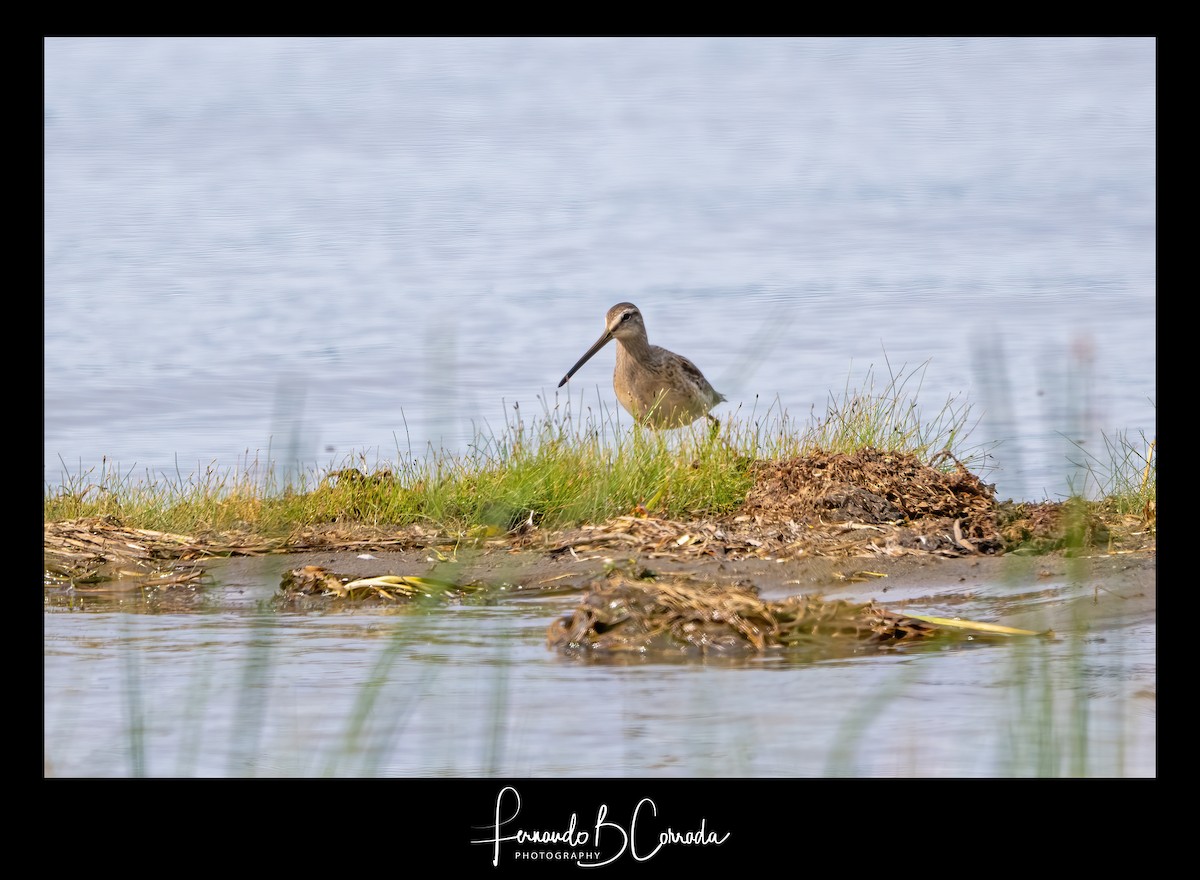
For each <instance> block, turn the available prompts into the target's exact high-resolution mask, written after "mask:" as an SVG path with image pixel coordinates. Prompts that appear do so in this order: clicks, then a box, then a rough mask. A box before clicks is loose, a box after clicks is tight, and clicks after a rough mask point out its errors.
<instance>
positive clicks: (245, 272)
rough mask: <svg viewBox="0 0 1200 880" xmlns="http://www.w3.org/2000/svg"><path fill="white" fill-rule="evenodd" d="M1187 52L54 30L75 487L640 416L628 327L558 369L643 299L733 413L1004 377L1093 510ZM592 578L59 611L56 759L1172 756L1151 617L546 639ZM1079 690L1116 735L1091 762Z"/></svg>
mask: <svg viewBox="0 0 1200 880" xmlns="http://www.w3.org/2000/svg"><path fill="white" fill-rule="evenodd" d="M1155 54H1156V45H1155V42H1154V41H1153V40H1144V39H1107V40H1106V39H1036V40H1019V39H998V40H997V39H978V40H933V39H907V40H890V39H889V40H884V39H871V40H856V39H752V40H745V39H638V40H625V39H553V40H545V39H538V40H522V39H403V40H391V39H379V40H376V39H276V38H271V39H49V40H46V41H45V61H44V123H43V135H44V275H45V281H44V318H45V323H44V418H43V436H44V464H43V479H44V483H45V485H46V486H48V487H53V486H55V485H58V484H59V483H60V482H61V481H63V480H65V479H70V478H71V477H72V476H78V475H81V474H88V473H92V474H97V473H99V472H100V471H101V470H113V469H116V470H119V471H120V472H121V473H123V474H129V475H131V476H132V477H134V478H141V477H143V476H150V477H152V478H154V479H161V478H163V477H166V478H169V479H173V480H178V479H183V480H186V479H187V478H188V477H189V476H190V475H193V474H200V473H204V472H205V471H206V470H208V469H210V468H213V469H217V470H223V469H239V468H241V467H243V466H245V465H247V464H248V463H249V462H253V461H258V462H260V463H266V462H267V461H268V460H270V461H271V462H273V463H275V464H277V465H279V466H283V467H287V468H299V469H301V471H302V472H307V471H309V470H312V469H320V468H325V467H329V466H333V465H340V464H341V463H344V462H346V461H347V460H356V461H358V460H365V462H366V463H367V464H368V465H374V464H376V463H386V462H390V461H394V460H396V459H397V458H399V457H406V456H409V455H413V456H418V457H419V456H421V455H423V454H425V453H426V451H427V450H429V449H430V448H434V449H447V450H454V451H463V450H466V449H468V448H469V447H470V445H471V443H472V441H473V440H474V439H475V438H476V436H477V434H478V433H479V432H481V431H482V432H484V433H485V434H486V433H488V432H495V433H499V432H501V431H502V430H503V426H504V425H505V422H506V420H507V419H510V418H513V414H514V406H516V407H519V409H520V412H521V414H522V415H523V417H525V418H526V419H529V418H532V417H536V416H538V415H540V414H542V413H544V412H554V411H555V409H556V408H561V407H563V406H565V405H566V402H567V400H568V398H567V395H566V393H565V392H566V391H569V392H570V395H571V396H570V398H569V399H570V402H571V406H572V408H573V409H574V410H575V411H577V412H578V411H579V410H580V409H583V410H587V409H591V410H592V411H595V412H605V411H611V410H612V409H615V401H614V399H613V395H612V388H611V376H610V370H611V363H612V361H611V357H612V354H611V352H606V353H604V354H602V355H600V356H598V357H597V358H596V359H595V360H594V361H593V362H591V363H589V364H588V366H587V367H586V368H585V369H584V370H583V371H581V372H580V373H579V374H577V376H576V377H575V378H574V379H573V380H572V382H571V384H570V385H569V386H568V388H567V389H566V390H565V391H563V392H559V391H556V389H555V385H556V384H557V382H558V379H559V378H561V376H562V375H563V373H564V371H565V370H566V369H567V367H569V366H570V365H571V364H573V363H574V362H575V360H576V359H577V358H578V356H579V355H580V354H581V353H582V352H583V350H584V349H585V348H586V347H587V345H588V344H590V343H591V342H592V341H593V340H594V339H595V338H596V336H597V335H598V333H599V331H600V327H601V321H602V317H603V315H604V312H605V311H606V310H607V309H608V307H609V306H611V305H612V304H613V303H615V302H618V301H621V300H632V301H633V302H635V303H637V304H638V305H639V306H640V307H641V308H642V310H643V312H644V313H645V315H646V322H647V326H648V329H649V333H650V337H651V340H652V341H653V342H656V343H659V344H662V345H665V346H666V347H668V348H672V349H674V350H677V351H680V352H683V353H684V354H686V355H688V356H689V357H691V358H692V359H693V360H695V361H696V362H697V364H699V366H700V367H701V369H702V370H703V371H704V372H705V373H706V375H707V376H708V377H709V378H710V379H711V380H712V382H713V384H714V385H715V386H716V387H717V388H718V389H719V390H720V391H722V392H724V393H725V395H726V396H727V397H728V403H727V404H724V405H723V406H722V407H721V408H720V409H719V410H718V412H717V414H718V415H719V416H722V417H728V416H731V415H733V414H735V413H736V414H738V415H739V416H741V417H751V415H753V417H754V418H763V417H765V416H766V415H767V414H769V413H778V412H779V411H787V412H788V413H789V415H790V416H792V417H793V418H797V419H799V420H801V421H806V420H807V419H808V418H810V416H811V415H814V414H815V415H818V416H819V415H821V414H822V413H823V412H824V407H825V406H826V404H827V403H828V402H829V400H830V397H831V395H840V394H842V393H843V392H844V391H845V390H846V388H847V387H848V386H850V387H858V388H861V387H864V386H865V385H866V383H867V381H868V377H869V376H872V375H873V376H874V384H875V388H876V390H882V388H883V387H884V386H886V384H887V378H888V375H889V371H899V372H900V373H902V374H903V375H908V376H915V377H916V379H914V381H913V383H912V384H911V385H910V386H909V390H910V391H915V390H916V389H917V379H919V382H920V384H919V401H920V404H921V407H922V410H923V411H927V412H930V413H936V412H937V411H938V410H940V409H941V408H942V407H943V405H944V404H945V403H946V402H947V401H948V400H951V399H953V400H955V401H957V402H958V403H959V404H963V403H966V404H969V405H970V406H971V407H972V413H973V416H974V417H977V418H978V420H979V421H978V425H977V427H976V428H975V431H974V433H973V434H972V436H971V442H970V444H968V445H975V446H979V447H983V448H986V449H988V450H989V451H990V455H991V458H989V459H988V461H987V463H986V464H987V470H986V471H985V472H984V475H985V476H986V477H987V478H988V479H989V480H992V481H994V482H995V483H996V485H997V493H998V495H999V496H1000V497H1001V498H1005V497H1013V498H1017V499H1033V500H1038V499H1042V498H1046V497H1051V498H1053V497H1058V496H1060V495H1062V494H1064V493H1065V492H1066V491H1067V488H1068V481H1069V480H1071V479H1073V478H1074V479H1077V478H1078V475H1079V469H1078V464H1079V461H1080V460H1081V458H1082V457H1083V456H1084V455H1086V454H1096V455H1098V456H1099V457H1100V459H1102V460H1105V459H1106V456H1105V453H1104V437H1106V436H1107V437H1112V436H1115V435H1116V434H1117V433H1120V432H1127V433H1128V435H1129V436H1130V437H1132V438H1137V437H1138V436H1139V435H1140V434H1145V436H1146V437H1147V438H1150V437H1152V436H1153V435H1154V431H1155V401H1156V272H1157V267H1156V253H1155V248H1156V235H1157V229H1156V222H1157V221H1156V210H1157V206H1156V111H1155V107H1156V58H1155ZM1081 450H1084V451H1082V452H1081ZM277 583H278V572H266V573H264V574H263V576H262V578H261V579H260V580H259V581H257V582H255V583H249V584H246V585H244V586H245V590H246V591H247V595H248V596H251V597H257V598H258V599H261V598H263V597H264V596H269V594H270V592H271V590H272V589H273V588H274V585H275V584H277ZM225 586H229V585H228V584H226V585H225ZM1004 589H1005V588H1004V586H1003V585H997V588H996V593H995V595H994V596H993V597H992V598H993V600H998V599H999V598H1000V597H1002V596H1003V593H1004ZM1062 589H1063V590H1069V589H1072V587H1071V586H1070V585H1069V584H1067V585H1062ZM565 601H567V600H552V599H538V600H533V599H526V600H521V601H516V600H514V601H512V602H505V603H501V604H498V605H494V606H485V607H475V606H468V607H463V608H457V609H453V610H443V611H439V612H437V613H419V614H418V613H408V614H399V615H383V614H368V613H361V614H357V613H356V614H330V615H296V614H259V613H257V612H256V611H255V610H254V609H255V608H256V607H257V604H256V601H250V602H248V604H247V608H246V611H245V612H244V613H215V612H214V613H210V614H205V613H199V614H198V613H187V614H182V613H169V612H167V611H159V613H128V611H131V610H135V609H133V608H132V607H131V606H127V605H126V606H122V605H111V606H107V607H104V606H101V607H100V608H96V607H95V606H92V605H89V606H87V609H88V610H82V609H77V610H64V609H59V608H48V609H47V613H46V615H45V721H46V727H45V759H46V764H47V772H48V773H54V774H57V775H88V776H126V775H132V774H137V773H143V774H147V775H202V776H210V775H217V776H221V775H246V774H253V775H310V774H325V773H328V774H331V775H368V774H379V775H385V774H386V775H391V774H396V775H438V774H451V775H454V774H460V775H483V774H491V773H499V774H510V775H542V774H546V775H549V774H568V775H569V774H587V775H613V776H626V775H681V776H683V775H829V774H840V773H845V774H848V775H910V774H913V775H939V776H940V775H946V776H957V775H990V774H996V773H1001V774H1007V773H1013V774H1018V775H1020V774H1035V773H1039V772H1040V773H1046V774H1047V775H1055V774H1062V775H1075V774H1077V773H1092V774H1098V775H1110V774H1117V775H1120V774H1124V775H1153V773H1154V744H1153V728H1154V709H1153V696H1152V695H1153V688H1154V685H1153V681H1154V647H1153V646H1154V622H1153V620H1152V619H1151V620H1149V621H1138V620H1135V621H1130V622H1127V623H1126V625H1124V626H1122V627H1120V628H1119V629H1118V630H1117V631H1116V632H1114V633H1112V634H1109V635H1108V636H1107V637H1106V638H1107V641H1106V642H1104V643H1100V642H1098V641H1095V640H1091V639H1083V640H1074V641H1067V642H1064V643H1061V644H1056V645H1053V646H1050V647H1046V648H1044V649H1042V651H1043V653H1042V654H1041V655H1037V656H1029V657H1023V656H1022V655H1021V654H1020V652H1019V651H1018V650H1017V649H1016V648H1014V646H1013V645H1011V644H1005V645H999V646H996V645H986V646H981V647H972V648H962V649H955V650H952V651H944V652H938V653H899V654H890V655H864V656H861V657H855V658H853V659H850V660H840V661H837V662H818V663H807V664H802V663H783V662H755V663H746V664H741V665H729V664H724V665H723V664H714V663H702V664H690V665H677V666H676V665H665V666H664V665H652V666H634V667H612V666H597V665H585V664H580V663H575V662H570V661H565V660H563V659H562V658H560V657H558V656H556V655H555V654H553V653H551V652H549V651H548V650H547V649H546V648H545V646H544V640H543V634H544V630H545V627H546V625H547V624H548V623H549V621H550V620H552V619H553V618H554V616H556V615H557V614H559V613H561V612H562V611H563V610H565V606H564V605H562V602H565ZM980 601H983V600H980ZM970 610H972V611H974V612H978V614H979V615H981V617H982V618H983V619H987V617H988V616H989V615H990V614H992V613H993V612H994V611H995V608H993V607H991V606H989V605H987V604H986V603H984V604H982V605H980V606H978V607H975V608H973V609H970ZM1071 652H1075V653H1071ZM1031 669H1032V670H1033V672H1034V673H1036V674H1035V675H1034V678H1033V680H1036V681H1039V682H1044V683H1045V687H1044V688H1043V689H1042V690H1041V691H1039V694H1040V699H1039V700H1030V699H1026V698H1028V697H1029V694H1028V692H1027V691H1026V690H1024V688H1026V685H1025V684H1022V682H1028V681H1030V680H1031V679H1030V677H1029V676H1030V674H1031V673H1030V670H1031ZM376 680H378V682H380V684H379V685H378V686H377V687H376V686H372V682H374V681H376ZM364 693H365V694H372V695H374V696H373V699H374V702H373V703H372V704H371V705H370V706H369V707H367V706H365V705H363V702H362V701H364V700H365V698H364V697H363V694H364ZM1080 694H1084V695H1085V696H1086V700H1084V701H1082V702H1081V701H1080V698H1079V697H1080ZM1147 694H1149V695H1150V696H1147ZM1080 705H1083V706H1086V707H1087V713H1086V715H1087V718H1088V719H1089V723H1090V726H1089V728H1088V732H1089V742H1090V744H1091V750H1090V751H1089V752H1088V757H1087V762H1088V763H1087V766H1085V767H1080V766H1078V765H1072V764H1069V763H1068V764H1067V765H1065V766H1060V765H1058V764H1056V763H1055V762H1056V761H1057V760H1058V759H1057V758H1056V757H1055V756H1056V755H1059V754H1061V753H1062V752H1061V751H1060V750H1059V749H1058V748H1057V747H1056V746H1055V744H1054V743H1055V742H1058V741H1060V740H1061V738H1062V737H1063V736H1067V735H1068V734H1067V733H1065V732H1064V731H1068V732H1069V731H1070V730H1072V729H1077V727H1078V724H1077V722H1078V720H1079V708H1078V707H1079V706H1080ZM356 706H357V707H359V708H360V710H361V711H359V710H356ZM1031 706H1034V708H1032V709H1031V708H1030V707H1031ZM1072 707H1074V708H1072ZM368 708H369V710H370V711H367V709H368ZM356 711H359V714H360V716H361V717H362V718H363V719H364V720H363V722H362V724H361V726H360V727H359V728H358V729H355V728H354V727H353V725H352V724H351V723H350V722H349V721H348V719H353V718H354V717H355V713H356ZM1064 713H1065V716H1064ZM1072 724H1075V727H1074V728H1073V727H1072ZM1023 725H1029V726H1032V728H1034V729H1041V730H1043V731H1044V730H1047V729H1050V730H1052V731H1055V734H1054V736H1053V737H1051V741H1052V742H1051V744H1050V745H1049V746H1043V747H1039V748H1037V749H1033V750H1032V751H1031V746H1030V743H1031V742H1032V740H1029V739H1025V738H1022V736H1020V735H1019V734H1014V733H1013V731H1014V730H1020V729H1024V728H1023ZM1041 741H1044V738H1043V740H1041ZM1068 751H1069V750H1068ZM1047 762H1049V763H1047Z"/></svg>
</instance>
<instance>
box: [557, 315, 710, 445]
mask: <svg viewBox="0 0 1200 880" xmlns="http://www.w3.org/2000/svg"><path fill="white" fill-rule="evenodd" d="M611 339H615V340H617V365H616V368H615V369H614V370H613V390H614V391H616V392H617V400H619V401H620V402H621V406H623V407H625V409H626V410H627V411H628V412H629V414H630V415H632V416H633V417H634V418H635V419H637V421H638V422H639V423H641V424H644V425H647V426H649V427H651V428H678V427H680V426H681V425H687V424H690V423H692V422H694V421H696V419H698V418H700V417H701V416H707V417H708V418H709V419H710V420H712V421H713V422H714V423H715V422H716V419H715V418H713V416H711V415H709V412H708V411H709V410H710V409H712V408H713V407H714V406H716V405H717V404H718V403H720V402H721V401H723V400H724V399H725V395H723V394H719V393H717V392H716V391H714V390H713V387H712V386H711V385H709V384H708V380H707V379H705V378H704V374H703V373H701V372H700V370H699V369H697V367H696V365H695V364H693V363H692V362H691V361H690V360H688V359H687V358H685V357H684V356H683V355H679V354H675V352H673V351H667V350H666V349H665V348H662V347H660V346H657V345H651V344H650V342H649V340H648V339H647V337H646V325H645V323H644V322H643V320H642V313H641V312H640V311H638V307H637V306H635V305H634V304H633V303H627V302H623V303H617V304H616V305H615V306H613V307H612V308H611V309H609V310H608V314H607V315H606V316H605V319H604V333H603V334H601V336H600V338H599V339H597V340H596V341H595V343H594V344H593V345H592V347H591V348H589V349H588V350H587V351H586V352H585V353H584V355H583V357H581V358H580V359H579V360H578V362H576V364H575V366H573V367H571V369H569V370H567V375H565V376H563V378H562V381H561V382H559V383H558V387H559V388H561V387H562V386H563V385H565V384H566V383H567V380H568V379H570V378H571V377H572V376H574V375H575V372H576V370H578V369H579V368H580V367H582V366H583V365H584V364H585V363H587V362H588V360H589V359H590V358H591V357H592V355H594V354H595V353H596V352H598V351H599V350H600V349H602V348H603V347H604V346H605V345H607V344H608V342H609V340H611Z"/></svg>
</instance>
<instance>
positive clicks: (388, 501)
mask: <svg viewBox="0 0 1200 880" xmlns="http://www.w3.org/2000/svg"><path fill="white" fill-rule="evenodd" d="M921 375H923V368H922V370H921V371H919V373H918V374H917V375H916V376H915V377H914V376H911V375H905V374H904V372H903V370H902V371H900V373H894V372H892V371H891V367H890V365H889V381H888V383H887V385H886V386H885V388H884V389H883V391H882V392H876V390H875V387H874V379H873V375H872V373H871V371H870V370H869V371H868V373H867V381H866V384H865V386H864V387H863V388H861V389H859V388H851V387H850V385H849V382H848V383H847V387H846V390H845V393H844V397H842V398H838V397H836V396H835V397H831V399H830V402H829V405H828V409H827V411H826V413H825V414H824V416H823V417H821V418H815V419H814V420H813V421H812V422H811V423H809V424H807V425H805V424H797V423H796V422H795V421H793V420H792V419H791V418H790V417H789V415H788V413H787V412H786V411H785V410H784V409H782V407H780V406H778V404H777V403H776V404H772V405H771V406H769V407H767V409H766V412H764V413H762V414H761V415H760V414H759V413H758V409H757V407H758V403H757V400H756V401H755V403H754V406H753V408H752V409H751V411H750V413H748V414H746V415H743V414H742V412H741V410H740V409H738V410H737V411H735V412H734V413H733V414H732V415H729V416H726V417H725V419H724V420H723V422H722V423H721V425H720V428H719V430H718V429H716V428H715V427H713V426H711V425H710V424H709V423H708V422H707V421H705V420H700V421H698V422H696V423H695V424H693V425H690V426H687V427H685V428H681V429H678V430H674V431H666V432H656V431H651V430H648V429H644V428H641V427H639V426H637V425H627V424H623V423H622V418H623V416H622V414H621V413H620V412H615V411H612V410H602V411H599V412H595V411H592V410H590V409H589V410H588V411H587V412H586V413H584V414H582V415H577V414H576V413H574V412H573V411H572V410H571V407H570V401H569V399H568V401H567V403H566V404H565V405H563V406H561V407H560V406H556V407H555V408H554V409H551V408H549V407H548V406H547V405H546V404H545V402H544V401H543V405H542V412H541V414H540V415H539V416H537V417H536V418H534V419H532V420H528V421H527V420H526V418H525V417H524V415H523V414H522V412H521V410H520V407H519V406H514V407H512V409H511V410H509V409H507V408H506V416H505V423H504V426H503V428H502V429H501V430H500V431H499V432H496V431H493V430H492V429H491V428H490V426H485V429H484V430H480V431H477V432H476V438H475V441H474V442H473V443H472V444H471V446H470V447H468V450H467V451H466V452H465V453H461V454H453V453H450V452H447V451H444V450H440V449H433V448H430V449H429V450H428V451H427V454H426V456H425V457H424V459H417V458H413V457H412V456H411V455H400V454H398V455H397V462H396V463H389V462H380V463H377V464H376V465H375V466H374V467H369V466H368V465H367V462H366V460H365V457H363V456H352V457H351V458H349V459H347V460H346V461H344V462H343V463H342V465H341V466H340V467H334V468H330V469H329V470H328V471H326V472H314V473H309V474H297V475H295V476H294V477H290V478H289V480H288V482H286V483H284V484H282V485H280V481H279V480H278V479H277V477H276V473H275V471H274V469H273V468H272V467H270V466H269V465H267V466H264V465H262V464H261V463H260V462H259V460H258V458H257V457H256V458H254V459H253V460H252V461H251V460H250V458H249V455H247V464H246V465H245V466H244V467H242V468H241V469H239V470H235V471H227V472H221V471H219V470H217V469H216V468H213V467H210V468H208V469H207V470H206V471H205V472H204V473H202V474H200V475H198V476H192V477H187V478H184V477H182V476H181V475H178V474H177V475H175V476H174V477H170V478H159V479H153V478H151V477H150V476H148V477H147V479H145V480H142V481H137V480H134V479H133V478H132V475H131V474H130V473H129V472H120V471H117V470H115V469H109V468H108V467H107V463H106V464H105V466H104V467H102V468H101V471H100V473H99V474H94V473H92V472H87V473H84V474H81V475H78V476H76V477H73V478H69V479H68V480H67V481H66V484H65V485H64V486H62V487H60V488H57V489H54V490H51V491H48V492H47V493H46V495H45V498H44V505H43V513H44V517H45V519H46V520H47V521H57V520H63V519H74V518H78V517H83V516H104V515H113V516H117V517H119V518H120V519H121V521H122V522H123V523H124V524H125V525H128V526H130V527H136V528H145V529H156V530H161V531H172V532H184V533H194V532H197V531H204V530H218V531H220V530H230V529H247V530H251V531H255V532H258V533H261V534H274V533H279V532H284V533H286V532H287V531H289V530H291V529H294V528H296V527H303V526H310V525H316V524H324V523H354V524H366V525H378V526H402V525H408V524H413V523H424V524H428V525H430V526H432V527H434V528H438V529H446V530H470V529H482V530H485V531H489V532H504V531H510V530H512V529H515V528H517V527H519V526H520V525H521V524H523V523H530V524H534V525H541V526H543V527H547V528H558V527H563V526H567V525H571V524H577V523H581V522H586V521H592V522H598V521H603V520H605V519H608V518H611V517H613V516H617V515H620V514H624V513H631V512H634V511H639V512H647V513H651V514H653V515H655V516H661V517H667V518H674V519H686V518H693V517H704V516H712V515H720V514H722V513H726V512H728V511H730V510H732V509H734V508H735V507H737V506H738V505H739V504H740V503H741V502H742V500H743V499H744V498H745V495H746V492H747V491H748V490H749V488H750V486H751V481H752V476H751V469H750V465H751V464H752V463H753V462H754V461H755V460H757V459H764V458H766V459H779V458H788V457H793V456H797V455H803V454H805V453H808V452H812V451H815V450H816V449H823V450H825V451H829V452H853V451H855V450H856V449H860V448H862V447H866V446H873V447H876V448H880V449H884V450H891V451H906V452H911V453H914V454H915V455H916V456H917V457H918V458H920V459H921V460H923V461H926V462H928V463H931V464H934V463H940V464H942V465H943V466H944V465H945V464H946V462H945V458H946V454H947V453H949V454H950V455H951V456H952V457H954V458H956V459H957V460H960V461H961V460H963V459H964V457H965V456H964V454H963V453H962V451H961V450H960V449H959V446H960V445H961V443H962V441H963V440H964V439H965V438H966V436H967V435H968V434H969V429H970V427H973V426H968V416H969V411H970V408H969V407H968V406H966V405H960V404H958V403H956V402H955V401H954V400H953V399H951V400H950V401H948V402H947V404H946V405H945V406H944V407H943V408H942V409H941V410H940V411H938V412H937V413H936V414H935V416H934V417H933V418H932V420H929V421H925V420H924V419H923V416H922V413H921V411H920V409H919V408H918V406H917V401H916V394H917V392H918V391H919V388H920V376H921ZM914 378H915V379H916V381H915V382H914V381H913V379H914ZM968 460H969V459H968Z"/></svg>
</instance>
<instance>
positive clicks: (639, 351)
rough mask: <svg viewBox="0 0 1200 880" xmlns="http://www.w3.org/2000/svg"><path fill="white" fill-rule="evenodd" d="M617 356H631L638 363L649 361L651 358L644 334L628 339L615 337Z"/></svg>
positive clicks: (622, 357) (621, 357) (620, 357)
mask: <svg viewBox="0 0 1200 880" xmlns="http://www.w3.org/2000/svg"><path fill="white" fill-rule="evenodd" d="M617 357H618V358H619V359H622V360H623V359H624V358H632V359H633V360H635V361H638V362H639V363H643V364H645V363H649V362H650V361H651V360H652V359H653V354H652V351H651V348H650V343H649V342H647V341H646V337H644V336H634V337H632V338H630V339H619V338H618V339H617Z"/></svg>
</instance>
